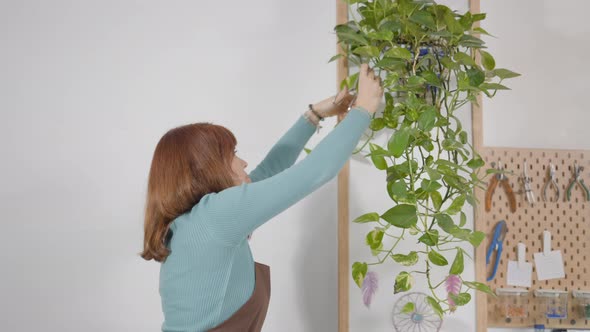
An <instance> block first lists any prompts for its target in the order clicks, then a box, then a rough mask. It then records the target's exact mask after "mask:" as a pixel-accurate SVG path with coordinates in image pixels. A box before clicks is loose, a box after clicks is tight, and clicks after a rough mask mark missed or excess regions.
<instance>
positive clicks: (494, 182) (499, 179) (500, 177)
mask: <svg viewBox="0 0 590 332" xmlns="http://www.w3.org/2000/svg"><path fill="white" fill-rule="evenodd" d="M492 166H493V163H492ZM497 169H498V170H499V171H500V173H498V174H496V175H495V176H493V177H492V178H491V179H490V184H489V186H488V190H487V191H486V200H485V203H486V211H487V212H490V210H492V196H493V195H494V191H495V190H496V187H497V186H498V183H500V184H501V185H502V187H503V188H504V191H505V192H506V195H507V196H508V203H509V204H510V211H511V212H516V197H515V196H514V191H512V187H511V186H510V183H508V178H507V177H506V175H504V173H502V172H503V171H504V167H503V166H502V164H501V163H500V162H499V161H498V168H497Z"/></svg>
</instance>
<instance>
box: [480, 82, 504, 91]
mask: <svg viewBox="0 0 590 332" xmlns="http://www.w3.org/2000/svg"><path fill="white" fill-rule="evenodd" d="M479 88H480V89H485V90H510V88H509V87H507V86H504V85H502V84H498V83H482V84H480V85H479Z"/></svg>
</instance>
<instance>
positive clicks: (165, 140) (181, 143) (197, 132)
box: [140, 122, 237, 262]
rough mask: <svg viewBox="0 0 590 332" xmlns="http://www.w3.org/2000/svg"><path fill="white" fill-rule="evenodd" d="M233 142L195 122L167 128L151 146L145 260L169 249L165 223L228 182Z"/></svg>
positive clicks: (161, 257) (231, 179)
mask: <svg viewBox="0 0 590 332" xmlns="http://www.w3.org/2000/svg"><path fill="white" fill-rule="evenodd" d="M236 144H237V141H236V138H235V136H234V135H233V134H232V132H231V131H229V130H228V129H227V128H225V127H223V126H219V125H214V124H211V123H203V122H201V123H195V124H189V125H185V126H181V127H177V128H174V129H171V130H170V131H168V132H167V133H166V134H165V135H164V136H162V138H161V139H160V141H159V142H158V145H157V146H156V150H155V151H154V156H153V158H152V164H151V167H150V173H149V178H148V188H147V199H146V207H145V219H144V239H143V252H141V254H140V255H141V257H143V258H144V259H145V260H151V259H154V260H156V261H158V262H163V261H164V260H165V259H166V257H167V256H168V255H169V254H170V250H169V249H168V248H167V247H166V237H167V235H168V227H169V225H170V223H171V222H172V221H173V220H174V219H175V218H176V217H178V216H180V215H182V214H184V213H186V212H188V211H190V209H191V208H192V207H193V206H194V205H196V204H197V203H198V202H199V201H200V200H201V198H202V197H203V196H205V195H206V194H208V193H211V192H220V191H222V190H223V189H226V188H229V187H231V186H233V185H234V177H233V172H232V167H231V165H232V160H233V156H234V149H235V147H236Z"/></svg>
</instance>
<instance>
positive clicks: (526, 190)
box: [521, 161, 536, 205]
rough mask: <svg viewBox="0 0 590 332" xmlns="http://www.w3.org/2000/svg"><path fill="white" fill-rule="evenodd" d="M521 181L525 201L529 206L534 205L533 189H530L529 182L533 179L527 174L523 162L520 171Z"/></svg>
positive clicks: (525, 164) (525, 165)
mask: <svg viewBox="0 0 590 332" xmlns="http://www.w3.org/2000/svg"><path fill="white" fill-rule="evenodd" d="M521 181H522V185H523V187H524V191H523V192H522V193H524V195H525V198H526V201H527V202H528V203H529V204H530V205H534V204H535V203H536V201H535V194H534V193H533V189H532V188H531V182H532V181H533V179H532V178H531V177H530V176H529V175H528V173H527V163H526V161H525V162H524V168H523V171H522V177H521Z"/></svg>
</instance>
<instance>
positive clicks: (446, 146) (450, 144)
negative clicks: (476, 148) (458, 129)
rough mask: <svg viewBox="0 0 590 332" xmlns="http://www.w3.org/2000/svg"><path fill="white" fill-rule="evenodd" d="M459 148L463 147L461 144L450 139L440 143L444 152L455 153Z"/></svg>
mask: <svg viewBox="0 0 590 332" xmlns="http://www.w3.org/2000/svg"><path fill="white" fill-rule="evenodd" d="M461 147H463V144H461V143H460V142H457V141H455V140H454V139H452V138H447V139H445V140H443V141H442V148H443V150H446V151H455V150H457V149H459V148H461Z"/></svg>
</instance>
